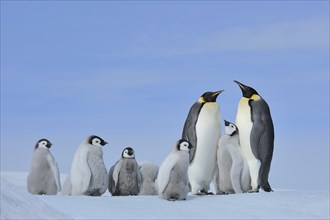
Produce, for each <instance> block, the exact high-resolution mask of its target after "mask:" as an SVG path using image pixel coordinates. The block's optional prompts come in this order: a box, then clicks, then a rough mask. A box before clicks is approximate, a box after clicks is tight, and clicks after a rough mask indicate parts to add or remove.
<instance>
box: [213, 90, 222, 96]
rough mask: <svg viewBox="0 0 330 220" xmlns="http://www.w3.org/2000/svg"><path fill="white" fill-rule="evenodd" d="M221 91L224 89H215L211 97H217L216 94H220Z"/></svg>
mask: <svg viewBox="0 0 330 220" xmlns="http://www.w3.org/2000/svg"><path fill="white" fill-rule="evenodd" d="M223 91H225V90H219V91H216V92H214V93H213V94H212V96H213V97H217V96H218V95H220V93H222V92H223Z"/></svg>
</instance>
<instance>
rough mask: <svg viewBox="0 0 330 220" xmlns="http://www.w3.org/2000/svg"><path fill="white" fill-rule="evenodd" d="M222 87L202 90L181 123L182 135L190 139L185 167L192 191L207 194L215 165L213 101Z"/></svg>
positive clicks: (217, 134) (216, 137) (215, 112)
mask: <svg viewBox="0 0 330 220" xmlns="http://www.w3.org/2000/svg"><path fill="white" fill-rule="evenodd" d="M221 92H223V90H220V91H216V92H205V93H204V94H203V95H202V96H201V97H200V98H199V100H198V101H197V102H196V103H195V104H193V105H192V107H191V108H190V111H189V114H188V116H187V119H186V121H185V124H184V128H183V132H182V139H185V140H187V141H189V142H190V143H191V145H192V146H193V148H192V149H191V150H190V151H189V154H190V158H189V161H190V165H189V169H188V177H189V184H190V189H191V192H192V194H195V195H207V194H212V193H209V192H208V191H209V189H210V183H211V181H212V179H213V176H214V173H215V172H216V167H217V164H216V163H217V150H218V142H219V139H220V135H221V129H220V128H221V122H220V118H221V115H220V107H219V105H218V103H217V102H216V100H217V97H218V95H219V94H220V93H221Z"/></svg>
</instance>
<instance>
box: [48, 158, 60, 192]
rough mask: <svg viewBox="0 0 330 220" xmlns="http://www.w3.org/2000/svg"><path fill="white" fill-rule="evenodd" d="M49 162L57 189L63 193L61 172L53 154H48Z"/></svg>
mask: <svg viewBox="0 0 330 220" xmlns="http://www.w3.org/2000/svg"><path fill="white" fill-rule="evenodd" d="M47 161H48V164H49V166H50V168H51V170H52V172H53V175H54V179H55V183H56V187H57V191H58V192H60V191H61V181H60V171H59V169H58V166H57V163H56V161H55V158H54V157H53V156H52V155H51V154H48V155H47Z"/></svg>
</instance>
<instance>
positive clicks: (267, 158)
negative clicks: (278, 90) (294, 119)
mask: <svg viewBox="0 0 330 220" xmlns="http://www.w3.org/2000/svg"><path fill="white" fill-rule="evenodd" d="M234 82H236V83H237V84H238V86H239V87H240V89H241V90H242V93H243V97H242V98H241V99H240V101H239V104H238V109H237V115H236V125H237V127H238V129H239V131H240V135H239V138H240V145H241V148H242V151H243V154H244V156H245V158H246V159H247V162H248V165H249V169H250V177H251V187H252V190H251V191H255V192H257V191H259V188H260V187H261V188H262V189H263V190H265V191H266V192H270V191H272V188H271V186H270V184H269V182H268V176H269V171H270V166H271V161H272V158H273V150H274V126H273V121H272V117H271V114H270V109H269V106H268V104H267V103H266V101H265V100H264V99H263V98H262V97H261V96H260V95H259V94H258V92H257V91H256V90H255V89H253V88H251V87H249V86H246V85H244V84H242V83H240V82H238V81H234Z"/></svg>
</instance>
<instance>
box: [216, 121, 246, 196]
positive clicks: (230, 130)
mask: <svg viewBox="0 0 330 220" xmlns="http://www.w3.org/2000/svg"><path fill="white" fill-rule="evenodd" d="M238 133H239V132H238V128H237V127H236V125H235V124H233V123H231V122H229V121H226V120H225V135H223V136H221V138H220V140H219V148H218V155H217V161H218V167H219V181H218V184H219V186H218V188H219V191H220V192H219V194H230V193H243V192H248V191H249V190H250V189H251V179H250V173H249V166H248V164H247V161H246V159H245V157H244V155H243V154H242V151H241V147H240V145H239V134H238Z"/></svg>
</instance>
